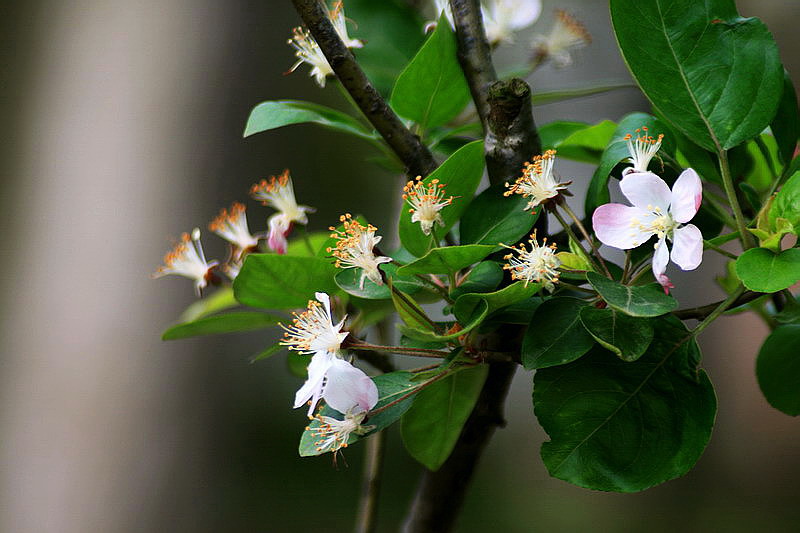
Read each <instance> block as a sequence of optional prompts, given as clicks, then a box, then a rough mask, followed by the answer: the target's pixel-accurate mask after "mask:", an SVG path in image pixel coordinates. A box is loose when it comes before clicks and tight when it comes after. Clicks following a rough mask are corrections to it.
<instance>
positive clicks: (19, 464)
mask: <svg viewBox="0 0 800 533" xmlns="http://www.w3.org/2000/svg"><path fill="white" fill-rule="evenodd" d="M382 3H383V2H380V3H379V2H378V0H372V3H370V0H352V1H351V2H350V4H353V8H352V9H348V15H349V16H351V17H352V18H353V19H354V20H355V22H357V23H358V24H359V29H356V30H353V31H351V34H352V35H354V36H355V37H360V36H363V35H365V34H369V35H373V36H374V37H372V39H373V42H374V43H378V42H380V41H381V40H384V41H387V42H393V43H395V44H394V48H395V52H396V54H395V55H393V56H392V57H391V58H390V59H385V61H386V62H387V64H390V65H395V64H397V65H400V66H402V64H403V63H404V62H405V58H406V57H407V56H408V54H409V53H413V50H415V49H416V47H417V46H418V44H419V42H420V41H421V39H422V38H423V35H422V31H421V25H417V24H416V23H415V24H413V25H411V26H409V25H407V24H406V25H404V24H402V23H401V22H400V21H399V19H398V22H397V23H394V24H384V25H381V26H377V23H376V22H374V21H373V20H371V19H370V13H371V12H372V11H374V9H375V8H376V4H382ZM390 3H392V5H393V6H394V2H390ZM396 3H397V5H398V6H400V5H404V4H403V2H402V1H401V0H397V2H396ZM417 3H420V2H417ZM737 4H738V5H739V8H740V12H741V13H742V14H744V15H745V16H758V17H761V18H762V19H764V21H765V22H766V23H767V25H768V26H769V27H770V29H771V30H772V31H773V32H774V35H775V38H776V40H777V41H778V44H779V46H780V48H781V53H782V57H783V60H784V63H785V65H786V66H787V68H788V69H789V70H790V72H792V73H793V75H794V81H795V84H796V85H797V84H798V83H800V78H798V75H800V61H799V60H798V51H800V44H798V41H797V39H796V34H795V32H796V27H797V24H798V22H800V3H798V2H796V1H793V0H740V1H739V2H737ZM554 8H566V9H568V10H571V11H572V12H573V13H574V14H575V15H576V16H577V17H578V18H580V19H581V20H582V21H583V22H584V23H585V24H586V26H587V27H588V29H589V31H590V32H591V33H592V35H593V37H594V42H593V43H592V45H591V46H590V47H588V48H585V49H583V50H581V51H579V52H578V53H577V54H576V56H575V62H574V64H573V65H572V66H571V67H569V68H565V69H560V70H558V69H554V68H552V67H549V66H548V67H545V68H542V69H540V70H539V71H537V72H536V73H535V75H534V76H532V77H531V78H530V79H529V81H530V82H531V83H532V85H533V87H534V90H535V91H537V90H538V91H544V90H554V89H559V88H564V87H576V86H582V85H587V84H590V83H596V82H609V81H610V82H625V81H628V80H629V79H630V78H629V75H628V72H627V70H626V68H625V66H624V64H623V62H622V60H621V58H620V55H619V52H618V50H617V48H616V44H615V42H614V37H613V34H612V32H611V26H610V21H609V17H608V11H607V5H606V2H601V1H590V0H584V1H579V0H571V1H567V0H564V1H561V2H553V1H548V0H545V1H544V10H543V15H542V17H541V19H540V20H539V22H537V24H536V25H535V26H534V27H533V28H532V29H531V30H530V31H528V32H527V33H523V34H520V35H518V38H517V43H516V45H514V46H511V47H508V48H504V49H502V50H500V51H499V52H498V54H497V60H498V63H499V64H500V65H506V66H512V65H513V64H514V63H515V62H519V61H520V60H522V59H524V58H525V57H526V55H527V54H528V53H529V52H528V48H527V47H528V43H529V42H530V39H531V37H532V36H533V34H534V33H537V32H540V33H547V32H548V30H549V23H550V22H551V21H552V18H553V16H552V12H553V9H554ZM0 9H2V17H1V18H0V24H2V28H1V29H2V31H0V39H2V40H3V44H4V46H3V47H2V50H1V51H0V54H2V64H3V83H2V91H3V95H2V101H0V106H2V116H3V117H4V127H3V132H4V140H3V142H2V144H0V151H1V152H2V156H3V157H2V158H1V159H0V165H2V176H3V180H2V182H0V191H2V193H1V194H0V203H2V206H1V207H2V210H1V211H0V223H1V224H2V227H3V234H4V235H5V237H4V238H3V240H2V244H0V251H2V260H3V264H4V265H5V268H6V274H5V275H4V276H3V279H2V282H0V283H2V292H0V298H2V299H1V300H0V306H1V307H0V313H1V316H2V325H1V326H0V328H2V329H1V330H0V339H2V340H1V341H0V342H2V345H1V346H2V354H1V355H0V357H1V358H0V364H1V365H2V374H1V375H0V435H2V437H0V531H4V532H5V531H8V532H76V533H77V532H87V531H120V532H127V531H137V532H140V531H192V532H212V531H277V532H283V531H286V532H293V531H347V530H349V529H350V528H351V527H352V524H353V519H354V513H355V509H356V501H357V495H358V485H359V481H360V475H361V463H362V452H363V446H354V447H352V448H350V449H348V450H347V451H346V453H345V455H344V458H345V460H344V461H339V463H338V466H337V465H333V464H332V463H331V457H330V456H329V455H326V456H322V457H317V458H311V459H302V460H301V459H300V458H299V457H298V456H297V442H298V439H299V435H300V432H301V431H302V428H303V427H304V424H305V422H306V421H305V415H304V412H303V410H302V409H301V410H298V411H292V410H291V400H292V398H293V393H294V390H295V389H296V388H297V387H298V386H299V384H300V380H299V379H298V378H295V377H292V376H291V375H290V374H289V373H288V372H287V370H286V362H285V358H284V357H282V356H276V357H273V358H271V359H269V360H267V361H265V362H259V363H255V364H250V363H249V358H250V357H251V356H252V355H254V354H256V353H258V352H259V351H260V350H261V349H263V348H264V347H266V346H268V345H269V343H270V342H271V341H272V337H271V336H270V335H271V334H265V333H263V332H257V333H252V334H245V335H236V336H226V337H207V338H203V339H199V340H185V341H177V342H169V343H165V342H162V341H161V340H160V333H161V331H162V330H163V329H164V328H165V327H166V326H167V325H169V324H170V323H172V322H174V321H175V320H176V319H177V317H178V315H179V313H180V312H181V311H182V310H183V309H184V308H185V307H186V306H187V305H188V304H189V303H191V302H192V301H193V299H194V295H193V292H192V287H191V283H190V282H188V281H186V280H181V279H177V278H167V279H162V280H156V281H152V280H150V278H149V275H150V273H151V272H152V271H154V270H155V268H156V266H157V265H159V264H160V261H161V257H162V256H163V254H164V252H165V251H167V249H168V248H169V247H170V239H172V238H175V237H177V236H179V235H180V233H181V232H183V231H188V230H190V229H191V228H192V227H194V226H201V227H205V225H206V224H207V223H208V221H209V220H210V219H211V218H213V216H215V215H216V213H217V211H218V210H219V209H220V208H221V207H223V206H228V205H230V203H231V202H232V201H234V200H240V201H244V200H246V197H247V196H246V193H247V190H248V187H249V185H250V184H252V183H254V182H256V181H257V180H259V179H261V178H263V177H267V176H268V175H269V174H274V173H277V172H279V171H281V170H282V169H284V168H287V167H288V168H290V169H291V170H292V174H293V176H294V178H295V184H296V188H297V195H298V199H299V200H300V201H301V203H305V204H309V205H313V206H316V207H317V208H318V211H317V213H316V214H315V215H314V216H313V217H312V219H311V222H310V228H311V229H312V230H324V229H325V228H326V227H327V226H328V225H329V224H330V223H331V222H332V221H335V217H336V216H338V214H340V213H342V212H345V211H352V212H361V213H363V214H364V215H365V216H366V217H367V218H368V219H369V220H370V221H371V222H373V223H374V224H376V225H378V226H379V227H390V224H391V220H392V218H393V214H394V213H396V210H397V208H398V207H399V206H398V202H397V189H396V187H395V185H396V183H397V179H396V176H395V175H393V174H391V173H389V172H387V171H385V170H382V169H381V168H379V167H378V166H376V165H375V164H373V163H372V162H370V159H371V158H373V157H375V155H376V153H375V152H374V151H373V149H372V148H370V147H369V146H368V145H366V144H365V143H363V142H361V141H359V140H354V139H352V138H348V137H343V136H341V135H336V134H334V133H332V132H330V131H327V130H322V129H319V128H317V127H315V126H310V125H309V126H294V127H291V128H285V129H282V130H278V131H274V132H267V133H263V134H259V135H257V136H254V137H252V138H248V139H244V140H243V139H242V136H241V133H242V131H243V127H244V123H245V120H246V118H247V116H248V113H249V111H250V109H251V108H252V107H253V106H254V105H256V104H257V103H259V102H261V101H263V100H267V99H277V98H297V99H306V100H311V101H315V102H319V103H324V104H327V105H331V106H335V107H339V108H341V109H346V105H347V104H346V103H345V101H344V100H343V98H342V97H341V95H340V94H339V93H338V91H337V90H336V87H335V86H334V84H330V86H329V87H328V88H326V89H320V88H318V87H317V86H316V85H315V84H314V83H313V82H312V80H311V79H310V78H308V77H307V75H306V72H307V70H306V68H305V67H301V68H300V69H299V70H298V71H297V72H296V73H294V74H292V75H289V76H285V75H283V73H284V72H285V71H286V70H287V69H288V67H289V66H290V65H291V64H292V63H293V61H294V57H293V55H292V53H291V50H290V49H289V47H288V46H286V42H285V41H286V39H287V38H288V36H289V32H290V29H291V28H292V27H293V26H295V25H297V24H299V19H298V17H297V16H296V15H295V14H294V12H293V11H292V9H291V4H290V2H288V1H285V2H277V1H263V0H262V1H259V2H256V1H252V0H225V1H219V0H191V1H189V0H166V1H165V0H138V1H136V2H133V1H127V2H126V1H115V0H110V1H109V0H84V1H79V0H73V1H67V2H64V1H54V0H30V1H27V2H5V3H4V4H3V7H2V8H0ZM356 13H359V14H361V17H360V18H359V17H357V16H356ZM420 20H425V17H422V18H421V19H420ZM647 39H648V37H647V35H642V40H643V41H645V42H646V41H647ZM369 50H370V44H369V43H368V44H367V46H366V47H365V48H364V50H363V52H361V53H359V56H360V57H362V58H363V59H364V61H366V62H368V61H372V62H373V65H374V64H375V56H374V55H371V53H370V51H369ZM500 70H502V67H501V69H500ZM375 72H378V71H377V70H376V71H375ZM376 76H377V77H378V80H377V81H378V82H379V83H382V84H384V85H387V84H390V83H391V71H390V70H389V71H388V72H387V73H384V74H380V73H378V74H376ZM665 83H669V80H665ZM647 109H648V104H647V102H646V100H644V99H643V97H642V96H641V95H640V94H639V93H638V91H636V90H631V89H625V90H619V91H616V92H613V93H609V94H606V95H602V96H595V97H592V98H586V99H582V100H574V101H570V102H566V103H561V104H550V105H546V106H541V107H538V108H537V109H536V110H535V114H536V120H537V122H539V123H540V124H542V123H546V122H549V121H552V120H555V119H572V120H582V121H589V122H596V121H599V120H601V119H606V118H608V119H612V120H617V119H619V118H620V117H621V116H622V115H624V114H626V113H628V112H630V111H635V110H647ZM560 170H561V172H562V174H564V175H568V176H574V178H575V181H576V184H582V183H586V181H587V180H588V178H589V177H590V176H591V171H592V169H591V168H589V167H588V166H583V165H579V164H573V165H571V166H570V165H569V164H564V165H563V166H561V167H560ZM576 192H577V191H576ZM578 196H579V197H580V193H579V192H578ZM248 203H249V205H250V210H249V214H250V221H251V222H250V223H251V228H254V229H261V228H263V227H264V225H265V220H266V217H267V216H268V214H269V212H268V211H267V210H266V209H264V208H261V207H259V206H257V205H255V204H254V203H252V202H248ZM384 234H390V232H389V231H384ZM205 241H206V242H205V244H206V251H207V254H208V255H209V256H212V257H221V256H222V254H223V253H224V252H223V246H222V244H221V241H219V240H218V239H215V238H211V237H209V238H206V239H205ZM707 259H708V260H707V261H706V262H705V263H704V264H703V266H702V268H701V269H700V270H699V271H698V272H697V273H695V274H692V275H679V274H676V275H675V276H674V280H675V282H676V285H678V289H676V291H675V294H676V296H677V297H678V299H679V300H680V301H681V303H682V305H684V306H689V305H693V304H700V303H706V302H708V301H712V300H715V299H716V298H718V297H719V295H720V292H719V290H718V289H717V288H716V286H715V285H714V283H713V281H712V279H713V276H714V275H715V273H717V272H720V269H721V268H722V263H721V262H720V261H718V260H717V259H716V258H713V260H712V256H710V255H708V256H707ZM765 334H766V328H765V327H764V326H763V324H762V323H761V322H759V320H758V319H757V318H755V317H753V316H749V315H738V316H735V317H729V318H725V319H723V320H720V321H719V322H717V323H716V324H715V325H714V326H712V327H711V328H709V330H707V332H706V333H704V334H703V336H702V338H701V345H702V347H703V349H704V352H705V360H704V366H705V367H706V368H707V370H708V372H709V374H710V375H711V378H712V380H713V381H714V383H715V385H716V388H717V393H718V396H719V414H718V420H717V426H716V429H715V432H714V435H713V438H712V441H711V444H710V445H709V447H708V450H707V451H706V453H705V455H704V456H703V457H702V458H701V459H700V462H699V463H698V465H697V467H696V468H695V469H694V470H693V471H692V472H691V473H690V474H688V475H687V476H685V477H684V478H682V479H679V480H676V481H672V482H669V483H666V484H664V485H662V486H659V487H656V488H653V489H651V490H649V491H646V492H644V493H641V494H633V495H618V494H605V493H598V492H591V491H586V490H583V489H579V488H576V487H573V486H570V485H568V484H566V483H563V482H561V481H557V480H554V479H551V478H549V477H548V475H547V472H546V470H545V469H544V466H543V465H542V463H541V461H540V459H539V454H538V448H539V445H540V443H541V442H542V441H543V440H544V439H545V435H544V433H543V432H542V430H541V429H540V428H539V427H538V425H537V424H536V422H535V420H534V419H533V417H532V407H531V401H530V393H531V376H530V374H528V373H525V372H522V371H520V372H518V375H517V376H516V380H515V382H514V386H513V390H512V392H511V396H510V397H509V401H508V404H507V409H506V411H507V418H508V426H507V427H506V428H505V429H503V430H501V431H499V432H498V433H497V434H496V435H495V437H494V439H493V441H492V443H491V445H490V447H489V449H488V450H487V452H486V454H485V456H484V458H483V461H482V462H481V463H480V466H479V468H478V471H477V475H476V477H475V480H474V482H473V486H472V488H471V490H470V492H469V496H468V500H467V503H466V506H465V510H464V513H463V515H462V518H461V521H460V528H459V530H460V531H465V532H471V531H476V532H477V531H485V530H487V529H489V528H494V529H495V530H496V531H513V532H516V531H520V532H522V531H534V530H539V529H541V530H545V529H546V528H549V529H554V530H556V531H581V530H594V531H644V530H647V531H671V530H675V529H676V528H679V527H680V528H681V529H682V530H687V531H708V530H724V531H752V530H756V529H759V530H772V531H796V530H797V527H798V524H800V507H798V506H797V479H798V476H800V445H799V444H798V442H800V424H798V421H797V420H796V419H792V418H791V417H788V416H785V415H783V414H781V413H779V412H777V411H775V410H773V409H772V408H770V407H769V406H768V405H767V403H766V402H765V400H764V399H763V398H762V396H761V394H760V392H759V390H758V387H757V384H756V382H755V377H754V372H753V368H754V357H755V354H756V352H757V350H758V347H759V345H760V343H761V341H762V340H763V337H764V336H765ZM419 473H420V467H419V466H418V465H416V463H414V461H413V460H412V459H410V458H409V457H408V456H407V455H406V454H405V452H404V451H403V449H402V443H401V442H400V438H399V432H398V431H397V429H396V428H392V430H391V431H390V434H389V444H388V454H387V462H386V469H385V485H384V490H383V493H382V496H381V507H380V524H381V527H380V530H381V531H387V532H388V531H395V530H396V529H397V528H398V526H399V524H400V522H401V519H402V516H403V514H404V512H405V510H406V508H407V505H408V504H409V502H410V499H411V496H412V493H413V490H414V486H415V484H416V482H417V480H418V477H419Z"/></svg>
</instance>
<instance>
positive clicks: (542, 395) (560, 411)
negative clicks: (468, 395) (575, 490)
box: [533, 317, 717, 492]
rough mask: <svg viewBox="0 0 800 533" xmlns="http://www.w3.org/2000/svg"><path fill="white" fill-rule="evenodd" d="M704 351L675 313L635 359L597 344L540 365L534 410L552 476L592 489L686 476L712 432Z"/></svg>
mask: <svg viewBox="0 0 800 533" xmlns="http://www.w3.org/2000/svg"><path fill="white" fill-rule="evenodd" d="M699 359H700V350H699V348H698V347H697V344H696V343H695V342H694V340H693V339H691V338H690V337H689V333H688V332H687V330H686V328H685V327H684V326H683V324H682V323H681V322H680V321H679V320H677V319H675V318H674V317H665V318H661V319H658V320H656V321H655V338H654V340H653V342H652V344H651V345H650V348H649V349H648V350H647V352H646V353H645V354H644V355H643V356H642V357H641V358H640V359H639V360H637V361H634V362H625V361H622V360H620V359H619V358H617V357H614V356H613V355H611V354H610V353H608V352H607V351H606V350H603V349H600V348H599V347H598V348H595V349H593V350H592V351H591V352H589V354H587V355H586V356H584V357H582V358H581V359H579V360H577V361H575V362H573V363H570V364H568V365H565V366H558V367H554V368H546V369H543V370H539V371H537V372H536V375H535V377H534V386H533V405H534V413H535V414H536V417H537V418H538V420H539V423H540V424H541V425H542V427H543V428H544V430H545V431H546V432H547V434H548V435H549V437H550V441H548V442H545V443H544V444H543V445H542V450H541V455H542V460H543V461H544V463H545V466H546V467H547V470H548V471H549V472H550V475H551V476H553V477H556V478H558V479H562V480H564V481H567V482H569V483H572V484H574V485H578V486H580V487H585V488H589V489H593V490H603V491H616V492H636V491H641V490H644V489H646V488H649V487H652V486H653V485H657V484H659V483H663V482H664V481H667V480H670V479H674V478H676V477H679V476H682V475H683V474H685V473H686V472H688V471H689V470H690V469H691V468H692V466H694V464H695V462H697V459H698V458H699V457H700V455H701V454H702V453H703V450H704V449H705V447H706V444H707V443H708V439H709V437H710V436H711V429H712V427H713V424H714V417H715V414H716V405H717V401H716V397H715V395H714V389H713V387H712V386H711V382H710V381H709V379H708V377H707V376H706V374H705V372H703V371H702V370H698V369H697V368H696V367H697V364H698V362H699Z"/></svg>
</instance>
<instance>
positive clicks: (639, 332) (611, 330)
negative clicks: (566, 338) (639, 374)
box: [581, 307, 653, 361]
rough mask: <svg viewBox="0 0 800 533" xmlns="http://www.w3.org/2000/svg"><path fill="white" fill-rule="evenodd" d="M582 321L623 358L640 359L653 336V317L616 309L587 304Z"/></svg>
mask: <svg viewBox="0 0 800 533" xmlns="http://www.w3.org/2000/svg"><path fill="white" fill-rule="evenodd" d="M581 322H582V323H583V327H585V328H586V330H587V331H588V332H589V333H590V334H591V335H592V337H594V340H596V341H597V342H598V343H599V344H600V345H601V346H602V347H603V348H606V349H607V350H610V351H612V352H614V353H615V354H616V355H617V357H619V358H620V359H622V360H623V361H635V360H637V359H638V358H639V357H641V356H642V354H643V353H644V352H645V350H647V347H648V346H650V342H651V341H652V340H653V325H652V322H651V321H650V319H647V318H637V317H633V316H628V315H626V314H624V313H620V312H619V311H617V310H616V309H597V308H595V307H584V308H583V309H582V310H581Z"/></svg>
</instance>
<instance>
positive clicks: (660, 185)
mask: <svg viewBox="0 0 800 533" xmlns="http://www.w3.org/2000/svg"><path fill="white" fill-rule="evenodd" d="M619 187H620V189H622V194H624V195H625V197H626V198H627V199H628V200H630V202H631V203H632V204H633V205H634V206H636V207H638V208H640V209H646V210H647V211H653V210H654V208H656V207H659V208H661V210H662V211H663V212H664V213H666V212H667V210H668V209H669V202H670V200H671V199H672V193H671V192H670V190H669V185H667V183H666V182H665V181H664V180H662V179H661V178H659V177H658V176H656V175H655V174H653V173H652V172H631V173H630V174H628V175H627V176H625V177H624V178H623V179H622V181H621V182H620V184H619Z"/></svg>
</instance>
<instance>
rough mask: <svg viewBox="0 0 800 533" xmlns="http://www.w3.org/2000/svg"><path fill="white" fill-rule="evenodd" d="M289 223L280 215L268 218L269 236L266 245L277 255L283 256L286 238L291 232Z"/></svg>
mask: <svg viewBox="0 0 800 533" xmlns="http://www.w3.org/2000/svg"><path fill="white" fill-rule="evenodd" d="M291 229H292V227H291V223H289V222H287V221H286V219H285V218H284V217H283V216H282V215H273V216H271V217H270V218H269V236H268V237H267V245H268V246H269V247H270V249H271V250H273V251H274V252H275V253H278V254H285V253H286V247H287V245H288V242H287V241H286V236H287V235H288V234H289V231H291Z"/></svg>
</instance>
